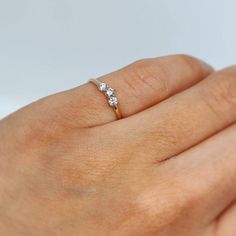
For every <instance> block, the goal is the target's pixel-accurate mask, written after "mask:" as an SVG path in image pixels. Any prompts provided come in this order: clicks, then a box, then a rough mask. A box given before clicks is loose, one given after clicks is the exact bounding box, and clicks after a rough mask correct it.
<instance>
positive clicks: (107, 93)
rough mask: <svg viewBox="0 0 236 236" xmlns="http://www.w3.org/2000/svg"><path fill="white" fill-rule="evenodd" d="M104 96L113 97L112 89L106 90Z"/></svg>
mask: <svg viewBox="0 0 236 236" xmlns="http://www.w3.org/2000/svg"><path fill="white" fill-rule="evenodd" d="M106 95H107V96H108V97H111V96H113V95H114V89H113V88H107V89H106Z"/></svg>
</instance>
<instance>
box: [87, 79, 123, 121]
mask: <svg viewBox="0 0 236 236" xmlns="http://www.w3.org/2000/svg"><path fill="white" fill-rule="evenodd" d="M89 82H91V83H93V84H95V85H96V87H97V88H98V90H99V91H100V92H102V93H103V94H104V95H105V96H106V97H107V98H108V104H109V105H110V106H111V107H112V109H113V110H114V112H115V114H116V117H117V119H118V120H119V119H121V118H122V114H121V111H120V108H119V102H118V99H117V97H116V96H115V89H113V88H111V87H109V86H108V85H107V84H106V83H104V82H101V81H99V80H98V79H90V80H89Z"/></svg>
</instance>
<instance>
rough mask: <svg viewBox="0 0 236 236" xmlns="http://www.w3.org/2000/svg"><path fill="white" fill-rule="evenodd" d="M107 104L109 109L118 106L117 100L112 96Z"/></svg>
mask: <svg viewBox="0 0 236 236" xmlns="http://www.w3.org/2000/svg"><path fill="white" fill-rule="evenodd" d="M108 103H109V105H110V106H111V107H113V106H116V105H117V104H118V99H117V98H116V97H114V96H111V97H110V98H109V100H108Z"/></svg>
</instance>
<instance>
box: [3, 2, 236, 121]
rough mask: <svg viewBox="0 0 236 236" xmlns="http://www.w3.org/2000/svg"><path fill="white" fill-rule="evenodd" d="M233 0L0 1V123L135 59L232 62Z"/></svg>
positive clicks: (235, 53)
mask: <svg viewBox="0 0 236 236" xmlns="http://www.w3.org/2000/svg"><path fill="white" fill-rule="evenodd" d="M235 9H236V1H235V0H224V1H222V0H197V1H196V0H175V1H173V0H119V1H117V0H99V1H95V0H93V1H92V0H86V1H85V0H84V1H82V0H20V1H19V0H0V119H1V118H3V117H4V116H6V115H8V114H9V113H11V112H13V111H15V110H16V109H18V108H20V107H22V106H24V105H26V104H28V103H30V102H32V101H34V100H37V99H39V98H41V97H43V96H46V95H48V94H51V93H55V92H58V91H61V90H65V89H69V88H71V87H75V86H78V85H79V84H81V83H84V82H86V81H87V79H88V78H90V77H97V76H100V75H102V74H106V73H108V72H111V71H113V70H116V69H119V68H120V67H123V66H124V65H126V64H129V63H130V62H133V61H135V60H137V59H140V58H146V57H156V56H161V55H165V54H173V53H187V54H192V55H194V56H197V57H200V58H202V59H204V60H206V61H208V62H209V63H210V64H212V65H213V66H214V67H215V68H221V67H224V66H227V65H230V64H234V63H236V14H235Z"/></svg>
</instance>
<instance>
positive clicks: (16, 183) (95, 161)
mask: <svg viewBox="0 0 236 236" xmlns="http://www.w3.org/2000/svg"><path fill="white" fill-rule="evenodd" d="M100 80H101V81H104V82H107V83H108V85H110V86H111V87H113V88H115V89H116V94H117V97H118V98H119V101H120V108H121V111H122V113H123V115H124V117H125V118H124V119H122V120H118V121H117V120H116V117H115V113H114V112H113V110H112V109H111V108H110V107H109V106H108V105H107V102H106V99H105V98H104V97H103V95H102V94H101V93H100V92H99V91H98V90H97V88H96V87H95V86H94V85H93V84H92V83H87V84H85V85H82V86H80V87H78V88H75V89H72V90H70V91H66V92H62V93H59V94H56V95H53V96H50V97H47V98H44V99H42V100H40V101H38V102H36V103H34V104H32V105H29V106H28V107H26V108H23V109H21V110H20V111H18V112H16V113H14V114H12V115H11V116H9V117H7V118H6V119H4V120H2V121H1V122H0V137H1V143H0V235H7V236H28V235H29V236H31V235H34V236H45V235H48V236H51V235H60V236H61V235H63V236H64V235H65V236H67V235H70V236H90V235H91V236H93V235H96V236H97V235H99V236H100V235H101V236H103V235H104V236H105V235H109V236H110V235H120V236H126V235H128V236H151V235H157V236H159V235H161V236H162V235H163V236H171V235H173V236H183V235H186V236H200V235H201V236H235V235H236V226H235V222H236V205H235V204H234V202H235V199H236V186H235V182H236V145H235V143H236V126H235V125H233V123H234V122H235V120H236V67H230V68H227V69H225V70H222V71H219V72H213V71H212V68H211V67H209V66H207V65H206V64H205V63H203V62H201V61H199V60H197V59H195V58H192V57H189V56H184V55H178V56H169V57H163V58H158V59H148V60H142V61H139V62H136V63H134V64H132V65H130V66H128V67H126V68H124V69H122V70H119V71H117V72H114V73H111V74H109V75H106V76H104V77H102V78H100ZM202 80H203V81H202ZM226 127H228V128H226Z"/></svg>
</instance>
